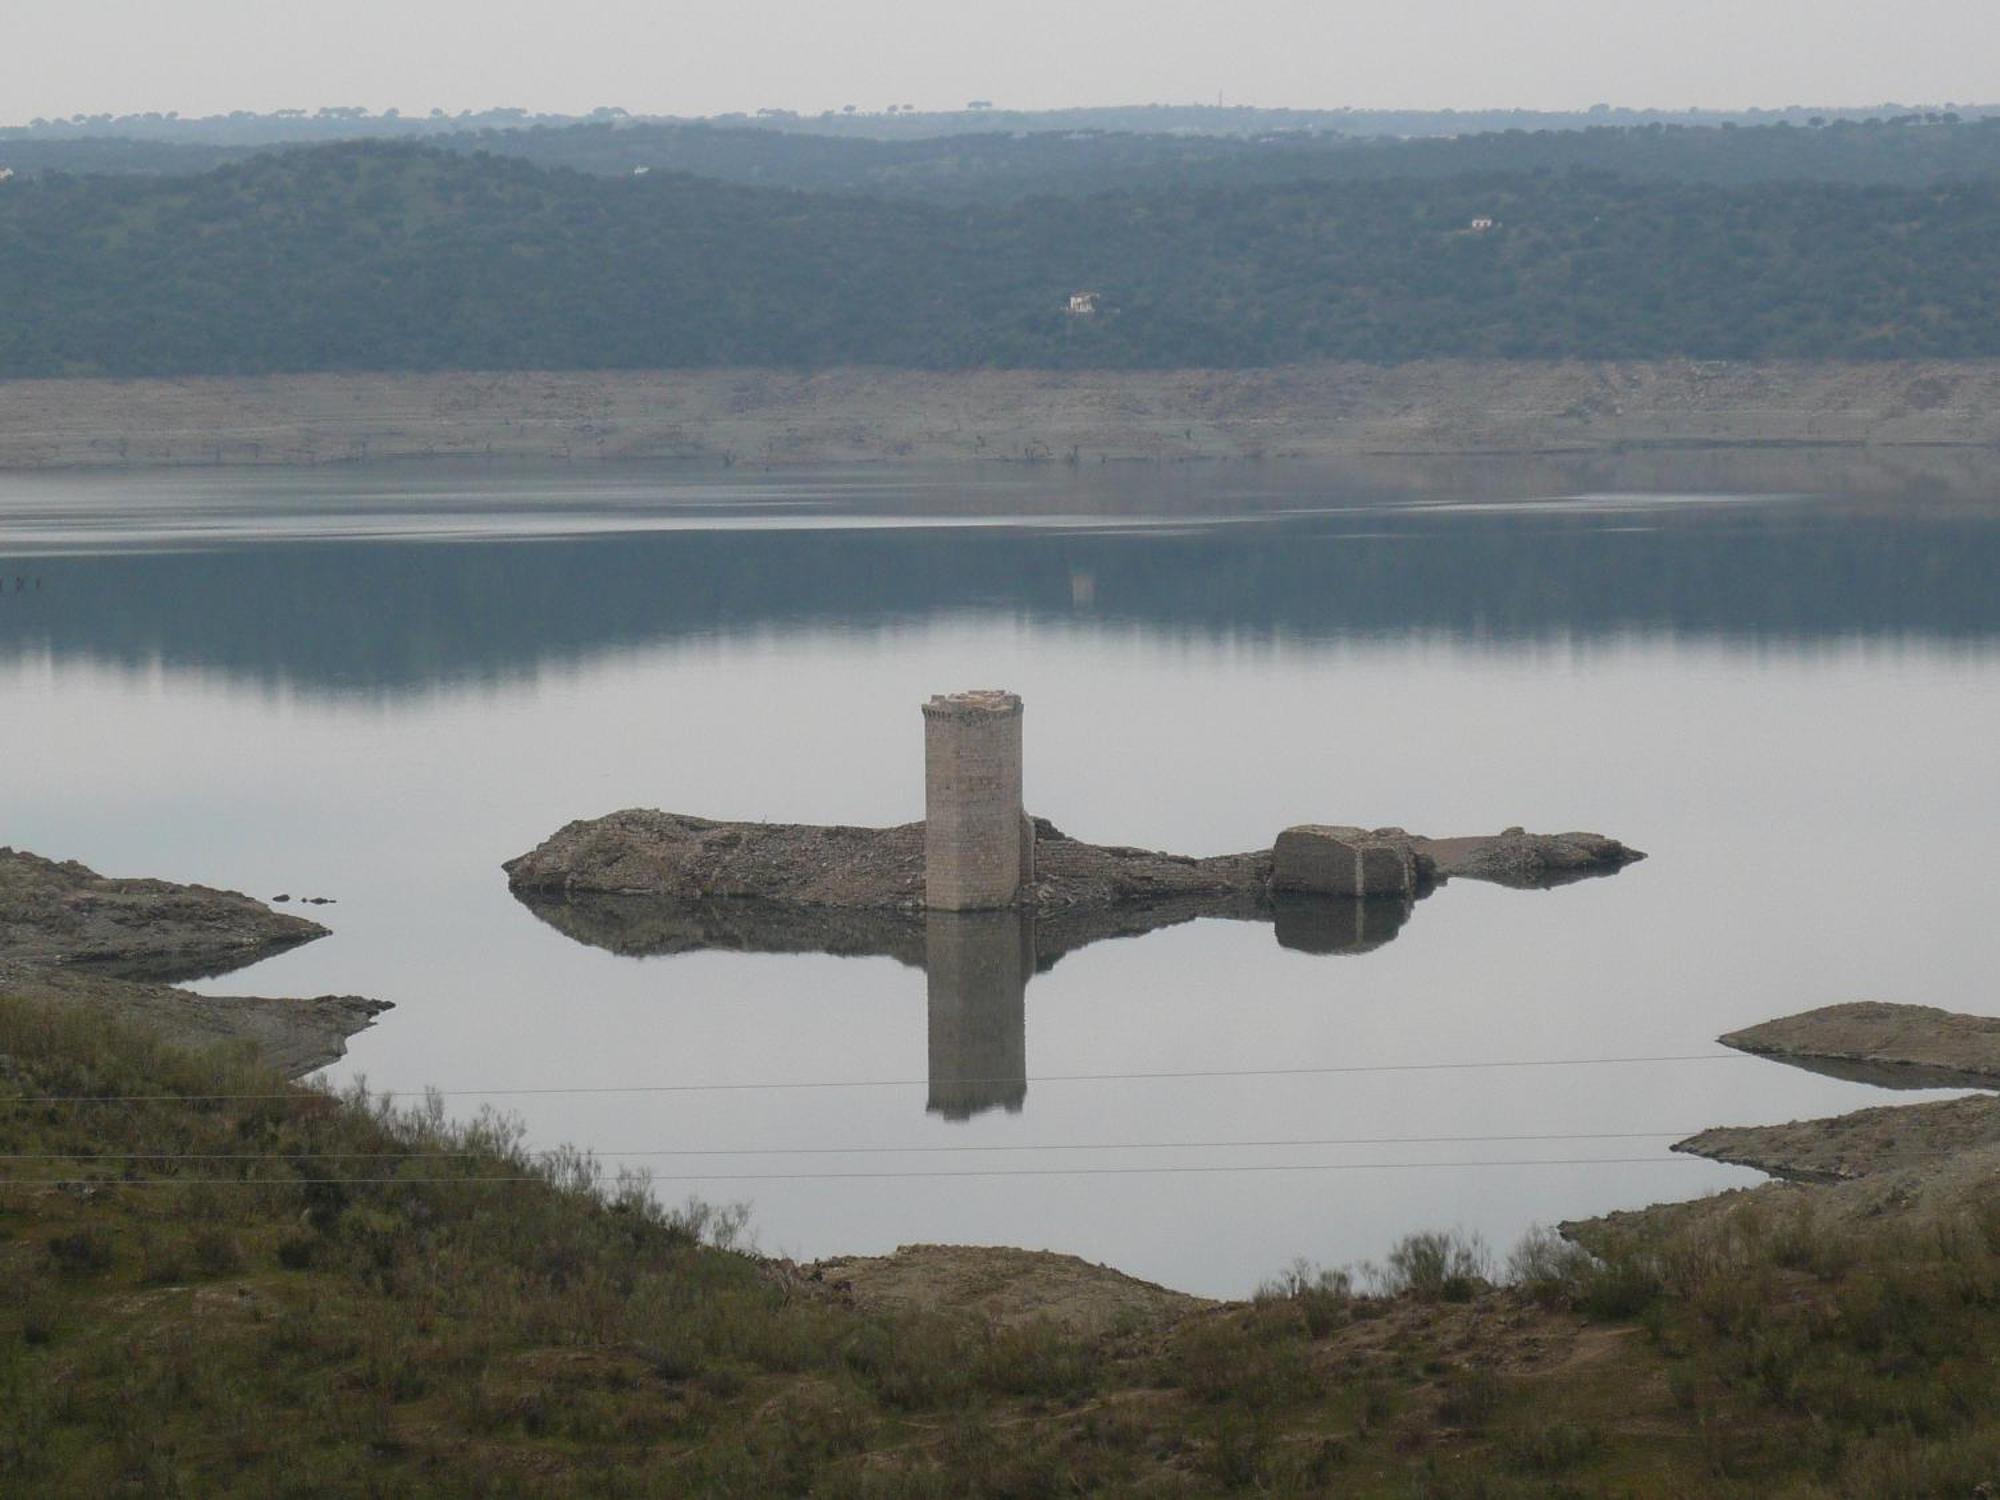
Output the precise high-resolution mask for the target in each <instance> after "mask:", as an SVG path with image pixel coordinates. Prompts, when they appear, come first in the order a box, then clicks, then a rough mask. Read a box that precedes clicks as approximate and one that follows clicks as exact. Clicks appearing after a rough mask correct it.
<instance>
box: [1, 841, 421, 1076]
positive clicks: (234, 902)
mask: <svg viewBox="0 0 2000 1500" xmlns="http://www.w3.org/2000/svg"><path fill="white" fill-rule="evenodd" d="M325 936H326V929H325V928H324V927H322V926H320V925H319V923H317V922H310V921H307V920H306V919H305V918H303V917H294V916H289V915H287V914H285V913H282V912H275V911H272V910H271V909H270V908H269V907H267V906H265V905H264V904H263V903H262V902H260V901H256V900H253V899H252V898H250V897H249V896H245V895H241V894H239V893H238V892H235V891H222V890H215V889H213V888H211V887H209V886H203V885H176V884H175V883H173V882H172V881H167V880H120V879H112V878H107V877H106V876H102V875H99V874H98V873H97V872H96V871H94V870H91V869H89V868H87V867H86V866H84V865H81V864H78V863H76V862H75V861H68V862H58V861H56V860H51V859H44V858H42V857H41V856H39V855H35V854H30V853H28V852H26V851H25V850H18V849H9V848H0V996H18V997H22V998H27V999H33V1000H41V1001H47V1002H52V1003H57V1004H68V1005H88V1006H94V1007H97V1008H99V1009H101V1010H103V1011H105V1012H107V1013H110V1014H114V1015H118V1016H120V1017H123V1018H129V1019H133V1020H138V1021H141V1022H143V1023H145V1024H147V1025H150V1026H152V1027H153V1028H154V1029H156V1030H158V1031H159V1032H160V1033H161V1034H162V1035H163V1036H165V1037H167V1038H168V1039H169V1040H171V1041H174V1042H178V1043H182V1044H185V1045H203V1044H207V1043H214V1042H248V1043H250V1044H251V1045H253V1046H254V1047H256V1049H257V1050H258V1052H259V1053H260V1054H261V1055H262V1056H263V1058H264V1059H265V1061H267V1062H269V1063H270V1064H271V1065H272V1066H273V1067H276V1068H278V1069H280V1070H281V1071H282V1072H284V1073H285V1074H286V1075H287V1076H289V1077H294V1078H296V1077H299V1076H300V1075H302V1074H305V1073H310V1072H312V1071H313V1070H314V1069H316V1068H323V1067H325V1066H326V1065H327V1064H328V1063H331V1062H334V1061H337V1060H338V1059H339V1058H340V1057H341V1056H342V1055H344V1054H345V1052H346V1050H347V1045H346V1044H347V1039H348V1038H349V1037H350V1036H353V1035H354V1034H355V1033H356V1032H358V1031H361V1030H363V1029H364V1028H366V1027H367V1026H369V1025H370V1024H371V1023H372V1022H373V1020H374V1018H375V1016H377V1015H378V1014H380V1013H381V1012H382V1011H385V1010H387V1009H389V1005H388V1003H387V1002H386V1001H382V1000H367V999H363V998H361V997H360V996H356V995H322V996H319V997H317V998H315V999H310V1000H287V999H266V998H263V997H260V996H247V995H199V994H196V993H194V992H193V991H192V990H184V989H177V988H173V987H171V986H172V984H173V982H174V981H178V980H187V979H203V978H208V977H211V976H213V975H216V974H225V973H228V972H230V971H231V970H233V969H239V968H242V967H243V966H244V965H246V964H251V963H255V962H257V961H258V960H259V959H263V958H268V957H270V956H271V955H272V954H275V953H281V952H283V951H285V950H286V949H288V948H294V947H297V946H298V945H299V944H300V943H308V942H311V941H313V940H314V939H315V938H321V937H325Z"/></svg>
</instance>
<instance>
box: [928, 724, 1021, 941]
mask: <svg viewBox="0 0 2000 1500" xmlns="http://www.w3.org/2000/svg"><path fill="white" fill-rule="evenodd" d="M1034 851H1035V841H1034V829H1033V825H1032V824H1030V823H1029V822H1028V819H1027V815H1026V814H1025V813H1023V812H1022V810H1021V700H1020V699H1019V698H1017V697H1016V696H1015V695H1014V694H1012V693H1002V692H992V691H986V692H973V693H951V694H944V693H940V694H939V695H937V696H936V697H934V698H932V699H931V701H930V702H928V703H926V704H925V705H924V901H925V904H926V905H928V906H930V907H931V908H932V909H933V910H937V911H988V910H992V909H994V908H996V907H1003V906H1012V905H1013V904H1014V902H1015V900H1016V899H1017V898H1018V897H1019V896H1020V894H1021V887H1022V886H1023V885H1024V884H1025V883H1026V882H1028V881H1030V880H1032V879H1033V878H1034V861H1035V852H1034Z"/></svg>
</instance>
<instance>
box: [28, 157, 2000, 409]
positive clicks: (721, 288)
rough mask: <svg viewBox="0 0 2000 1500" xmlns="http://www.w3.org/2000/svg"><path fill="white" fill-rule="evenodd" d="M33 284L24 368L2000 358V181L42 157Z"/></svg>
mask: <svg viewBox="0 0 2000 1500" xmlns="http://www.w3.org/2000/svg"><path fill="white" fill-rule="evenodd" d="M1856 128H1857V129H1861V128H1862V127H1856ZM1965 128H1967V129H1971V128H1972V127H1965ZM1981 129H1982V130H1983V129H1984V127H1981ZM1795 133H1802V132H1795ZM1984 138H1985V137H1984V136H1983V135H1982V137H1981V139H1984ZM0 284H4V285H5V286H6V287H7V288H8V291H9V295H8V296H7V297H6V298H5V299H4V300H0V378H4V377H23V376H61V375H113V376H140V375H194V374H200V375H257V374H266V373H272V372H297V371H322V370H388V371H396V370H519V369H537V370H557V369H563V370H600V369H669V368H682V369H685V368H702V367H763V368H784V369H811V368H825V367H830V366H835V365H876V366H891V367H904V368H923V369H963V368H986V367H1002V368H1005V367H1013V368H1061V369H1175V368H1202V367H1209V368H1215V367H1255V366H1263V365H1273V364H1282V363H1287V362H1307V361H1316V360H1340V359H1351V360H1363V361H1372V362H1379V363H1394V362H1399V361H1406V360H1417V359H1428V358H1448V357H1469V358H1479V359H1489V358H1493V359H1528V360H1544V359H1567V358H1582V359H1634V360H1648V359H1669V358H1677V357H1688V358H1698V359H1800V360H1818V359H1857V358H1859V359H1873V358H1919V357H1942V358H1953V359H1958V358H1992V357H1996V356H2000V292H1996V290H1995V289H1996V288H1997V287H2000V177H1995V176H1992V175H1983V176H1967V177H1964V178H1953V179H1950V180H1945V181H1938V182H1926V183H1923V184H1921V185H1900V186H1888V185H1880V184H1869V183H1850V182H1837V181H1807V180H1787V181H1771V182H1758V183H1752V184H1747V185H1721V184H1714V183H1704V182H1694V181H1672V180H1665V181H1656V180H1646V179H1643V178H1639V177H1631V176H1621V175H1618V174H1616V173H1612V172H1606V171H1600V170H1584V169H1581V168H1579V169H1578V170H1573V171H1552V170H1548V169H1546V168H1544V169H1539V170H1503V169H1492V168H1489V169H1485V170H1479V171H1472V172H1466V173H1459V174H1455V175H1448V176H1385V177H1371V178H1360V179H1356V180H1350V181H1330V180H1310V179H1285V180H1279V181H1256V180H1238V178H1237V177H1236V176H1235V175H1233V174H1222V175H1221V176H1219V177H1217V178H1216V179H1214V180H1210V181H1203V180H1201V178H1200V177H1199V176H1196V177H1194V178H1191V179H1187V180H1180V179H1178V178H1176V179H1172V180H1163V181H1159V182H1154V183H1152V184H1151V185H1147V183H1146V182H1145V181H1139V182H1137V183H1135V184H1128V185H1123V186H1120V187H1119V188H1118V189H1117V190H1115V191H1102V192H1094V193H1089V194H1082V195H1073V196H1056V195H1036V196H1030V197H1026V198H1020V199H1015V200H1006V201H982V202H977V203H965V204H956V203H939V202H928V201H911V200H891V199H885V198H879V197H866V196H852V195H843V194H833V193H823V192H811V193H808V192H798V191H793V190H790V189H780V188H773V187H752V186H743V185H739V184H733V183H728V182H722V181H718V180H714V179H712V178H704V177H697V176H692V175H688V174H684V173H678V172H669V171H664V170H662V171H656V172H652V173H650V174H648V175H646V176H639V177H634V176H622V177H617V178H609V177H604V176H593V175H588V174H586V173H583V172H579V171H574V170H569V169H566V168H543V167H538V166H535V165H532V164H530V163H528V162H526V161H523V160H519V159H510V158H502V157H497V156H486V155H464V154H458V153H454V152H450V151H446V150H444V149H441V148H437V147H430V146H422V145H414V144H409V143H397V142H391V143H363V144H337V145H330V146H324V147H315V148H310V149H302V150H297V151H290V152H281V153H277V154H273V155H267V156H257V157H253V158H251V159H249V160H246V161H243V162H240V163H237V164H233V165H228V166H224V167H220V168H218V169H216V170H213V171H210V172H207V173H203V174H199V175H193V176H178V177H141V176H91V177H70V176H66V175H59V174H56V175H43V176H34V177H23V178H20V179H18V180H16V181H14V182H11V183H9V184H7V185H6V187H5V189H4V191H0ZM1080 291H1087V292H1094V293H1096V294H1097V300H1096V302H1095V303H1094V304H1093V306H1094V308H1095V311H1092V312H1089V313H1087V314H1083V315H1072V314H1071V313H1070V311H1069V307H1070V298H1071V296H1072V295H1073V294H1074V293H1077V292H1080Z"/></svg>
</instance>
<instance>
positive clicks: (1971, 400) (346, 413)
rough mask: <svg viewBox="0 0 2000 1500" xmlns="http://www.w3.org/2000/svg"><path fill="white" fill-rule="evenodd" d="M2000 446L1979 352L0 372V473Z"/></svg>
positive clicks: (1999, 424)
mask: <svg viewBox="0 0 2000 1500" xmlns="http://www.w3.org/2000/svg"><path fill="white" fill-rule="evenodd" d="M1996 443H2000V362H1996V361H1972V360H1967V361H1941V360H1938V361H1890V360H1883V361H1879V362H1877V361H1870V362H1866V363H1861V362H1856V363H1840V362H1833V361H1818V362H1811V363H1767V364H1734V363H1727V362H1705V363H1697V362H1691V361H1686V360H1672V361H1657V362H1651V363H1631V362H1627V363H1592V362H1578V361H1567V362H1555V361H1551V362H1504V361H1483V362H1482V361H1448V360H1443V361H1422V362H1417V363H1412V364H1404V365H1395V366H1375V365H1359V364H1323V365H1301V366H1285V367H1278V368H1271V369H1253V370H1227V371H1215V370H1175V371H1078V372H1068V373H1060V372H1053V371H1037V370H984V371H960V372H931V371H915V370H883V369H869V368H843V369H833V370H825V371H820V372H817V373H812V374H799V373H790V372H783V371H773V370H694V371H600V372H581V371H567V372H565V371H553V372H548V371H540V372H538V371H526V372H508V373H480V372H460V373H446V374H430V375H388V374H381V375H374V374H340V375H333V374H328V375H284V376H267V377H245V378H239V379H229V378H194V379H151V380H123V381H118V380H19V381H11V382H4V383H0V469H32V468H50V467H65V466H76V465H90V464H128V465H160V464H315V463H332V462H341V461H347V460H353V459H362V458H371V459H383V458H420V457H437V456H443V455H451V454H459V455H490V456H494V457H509V458H563V459H637V458H684V459H707V460H724V461H734V462H744V463H754V464H805V463H843V462H870V463H873V462H883V461H894V460H904V459H910V460H919V461H932V462H937V461H954V460H1014V461H1022V460H1027V461H1034V460H1043V459H1072V458H1073V459H1075V460H1077V461H1079V462H1096V461H1098V460H1101V459H1102V460H1108V459H1149V460H1160V461H1171V460H1176V459H1188V458H1257V457H1300V458H1314V457H1335V456H1351V455H1357V454H1369V453H1430V454H1450V453H1502V452H1513V453H1528V452H1532V453H1543V452H1554V451H1585V452H1587V451H1593V450H1609V449H1613V448H1629V447H1639V448H1646V447H1712V446H1724V447H1726V446H1733V445H1810V444H1834V445H1873V446H1878V447H1892V446H1899V445H1916V446H1925V445H1974V446H1981V445H1993V444H1996Z"/></svg>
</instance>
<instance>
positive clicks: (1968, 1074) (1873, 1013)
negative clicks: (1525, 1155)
mask: <svg viewBox="0 0 2000 1500" xmlns="http://www.w3.org/2000/svg"><path fill="white" fill-rule="evenodd" d="M1718 1040H1720V1041H1721V1042H1722V1043H1724V1044H1725V1045H1727V1046H1731V1047H1736V1048H1738V1049H1740V1050H1742V1051H1745V1052H1749V1053H1752V1054H1755V1055H1758V1056H1762V1057H1769V1058H1771V1059H1773V1060H1774V1061H1778V1062H1785V1063H1790V1064H1792V1065H1794V1066H1797V1067H1802V1068H1807V1069H1809V1070H1811V1071H1813V1072H1817V1073H1825V1074H1828V1075H1830V1076H1832V1077H1835V1078H1843V1079H1848V1080H1851V1081H1854V1082H1860V1083H1869V1084H1875V1085H1878V1086H1881V1087H1886V1088H1957V1087H1984V1088H1989V1089H1991V1088H2000V1019H1996V1018H1994V1017H1990V1016H1974V1015H1966V1014H1962V1013H1960V1012H1956V1011H1947V1010H1940V1009H1937V1008H1936V1007H1934V1006H1928V1005H1894V1004H1887V1003H1884V1002H1880V1001H1855V1002H1851V1003H1848V1004H1844V1005H1828V1006H1822V1007H1821V1008H1819V1009H1817V1010H1810V1011H1805V1012H1802V1013H1801V1014H1799V1015H1795V1016H1785V1017H1782V1018H1780V1019H1778V1020H1774V1021H1766V1022H1763V1023H1761V1024H1759V1025H1756V1026H1751V1027H1746V1028H1745V1029H1743V1030H1741V1031H1734V1032H1731V1033H1730V1034H1729V1035H1727V1036H1724V1037H1721V1038H1718ZM1673 1149H1674V1150H1675V1151H1679V1152H1682V1153H1684V1154H1686V1155H1690V1156H1702V1157H1707V1158H1708V1159H1710V1160H1711V1161H1720V1162H1727V1163H1730V1164H1731V1165H1734V1166H1744V1167H1751V1168H1754V1169H1755V1170H1757V1171H1761V1172H1767V1173H1769V1174H1771V1175H1772V1176H1774V1177H1777V1178H1779V1179H1781V1180H1780V1181H1778V1182H1775V1183H1769V1184H1766V1185H1764V1186H1762V1187H1757V1188H1751V1189H1747V1190H1742V1191H1737V1192H1730V1193H1719V1194H1715V1195H1712V1196H1710V1197H1706V1198H1699V1199H1695V1200H1693V1201H1690V1202H1685V1203H1667V1204H1658V1205H1655V1206H1653V1207H1651V1208H1645V1209H1637V1210H1633V1211H1630V1212H1625V1213H1616V1214H1610V1215H1607V1216H1605V1217H1604V1218H1601V1219H1594V1220H1589V1221H1586V1222H1583V1223H1578V1224H1570V1225H1565V1226H1563V1229H1564V1233H1566V1234H1569V1235H1571V1236H1572V1237H1574V1238H1576V1239H1578V1240H1579V1241H1581V1242H1582V1243H1583V1244H1585V1245H1587V1246H1591V1247H1593V1248H1601V1247H1603V1246H1604V1245H1606V1244H1607V1243H1610V1242H1611V1241H1613V1240H1616V1239H1618V1238H1620V1237H1624V1238H1627V1239H1629V1238H1631V1237H1632V1236H1635V1235H1636V1236H1640V1237H1652V1236H1656V1235H1663V1234H1671V1233H1681V1232H1686V1231H1689V1230H1695V1231H1700V1230H1703V1229H1704V1228H1705V1227H1713V1226H1716V1225H1720V1224H1724V1223H1727V1222H1728V1221H1730V1220H1732V1219H1733V1218H1735V1216H1737V1215H1738V1214H1739V1213H1743V1212H1746V1211H1747V1212H1749V1213H1750V1214H1751V1215H1753V1216H1755V1215H1757V1214H1762V1213H1765V1212H1766V1211H1782V1212H1792V1211H1799V1212H1804V1213H1810V1214H1814V1215H1819V1216H1822V1217H1823V1218H1824V1219H1826V1220H1827V1221H1828V1222H1837V1221H1860V1220H1874V1219H1884V1218H1893V1219H1909V1220H1913V1221H1916V1222H1929V1221H1932V1220H1935V1219H1938V1218H1940V1217H1943V1216H1948V1215H1951V1214H1954V1213H1957V1212H1959V1211H1960V1210H1962V1209H1963V1208H1965V1207H1966V1206H1967V1205H1968V1204H1970V1203H1973V1202H1976V1201H1979V1200H1980V1199H1981V1198H1982V1196H1983V1195H1985V1194H1987V1193H1988V1192H1989V1191H1990V1188H1991V1184H1992V1182H1993V1181H1994V1179H1995V1174H1996V1173H2000V1097H1996V1096H1994V1095H1992V1094H1979V1095H1975V1096H1972V1097H1969V1098H1963V1099H1946V1100H1939V1101H1935V1102H1931V1103H1925V1104H1902V1105H1887V1106H1881V1107H1877V1108H1873V1109H1862V1110H1856V1111H1854V1112H1853V1113H1850V1114H1845V1115H1835V1116H1831V1117H1828V1118H1824V1119H1817V1120H1792V1121H1788V1122H1786V1123H1784V1124H1779V1125H1746V1126H1719V1127H1716V1128H1714V1129H1710V1130H1704V1131H1701V1132H1700V1133H1698V1134H1696V1135H1692V1136H1689V1137H1688V1138H1687V1139H1685V1140H1683V1141H1679V1142H1677V1143H1675V1145H1674V1147H1673Z"/></svg>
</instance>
